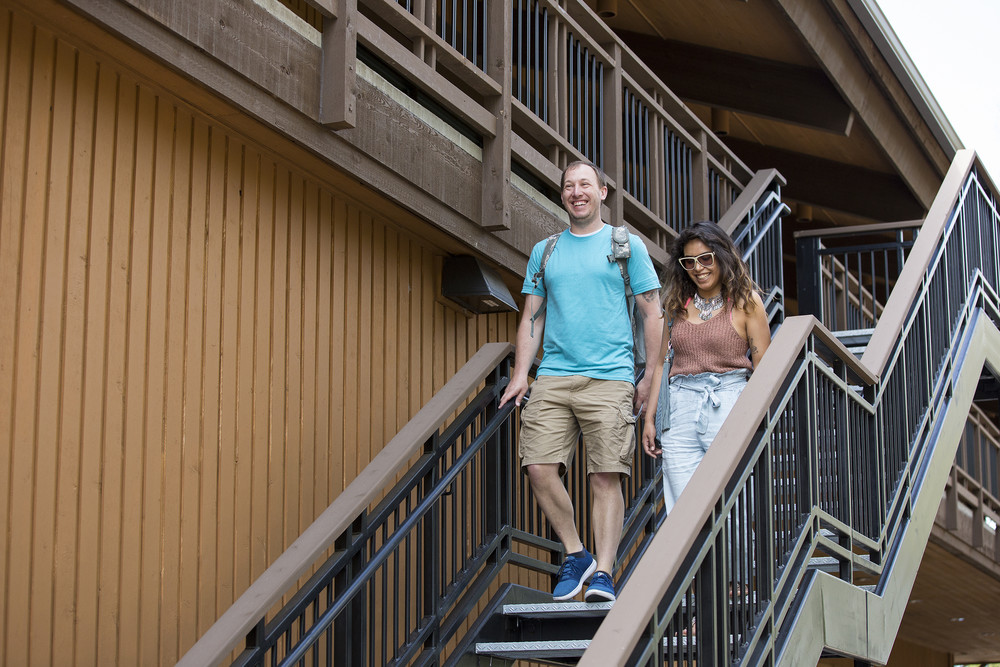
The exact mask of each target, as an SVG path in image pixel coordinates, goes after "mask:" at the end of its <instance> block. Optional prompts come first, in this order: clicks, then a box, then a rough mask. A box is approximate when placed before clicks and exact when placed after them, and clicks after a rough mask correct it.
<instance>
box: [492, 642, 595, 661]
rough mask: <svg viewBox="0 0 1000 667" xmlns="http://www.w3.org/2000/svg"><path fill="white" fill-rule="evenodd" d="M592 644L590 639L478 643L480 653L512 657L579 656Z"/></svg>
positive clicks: (542, 658) (540, 658)
mask: <svg viewBox="0 0 1000 667" xmlns="http://www.w3.org/2000/svg"><path fill="white" fill-rule="evenodd" d="M588 646H590V640H589V639H560V640H550V641H538V642H481V643H478V644H476V653H477V654H478V655H492V656H496V657H499V658H510V659H526V660H527V659H538V660H545V659H554V658H579V657H580V656H582V655H583V652H584V651H586V650H587V647H588Z"/></svg>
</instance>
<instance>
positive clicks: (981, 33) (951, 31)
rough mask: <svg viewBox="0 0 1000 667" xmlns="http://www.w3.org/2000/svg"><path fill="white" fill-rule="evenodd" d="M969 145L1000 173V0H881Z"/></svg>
mask: <svg viewBox="0 0 1000 667" xmlns="http://www.w3.org/2000/svg"><path fill="white" fill-rule="evenodd" d="M876 2H878V5H879V7H881V9H882V13H883V14H885V16H886V18H887V19H888V20H889V25H891V26H892V29H893V31H894V32H895V33H896V36H897V37H898V38H899V41H900V42H902V44H903V47H904V48H905V49H906V52H907V53H908V54H909V56H910V60H912V61H913V63H914V65H916V68H917V70H919V72H920V74H921V76H922V77H923V79H924V81H925V82H926V83H927V86H928V87H929V88H930V90H931V92H932V93H933V94H934V98H935V99H936V100H937V102H938V105H939V106H940V107H941V109H942V110H943V111H944V114H945V116H947V117H948V120H949V121H950V122H951V125H952V127H954V128H955V132H956V133H957V134H958V136H959V139H961V141H962V143H963V144H964V145H965V147H966V148H971V149H974V150H975V151H976V153H977V154H978V155H979V157H980V159H981V160H982V161H983V164H985V166H986V170H987V171H988V172H989V173H990V176H991V177H992V178H993V180H994V181H996V180H997V179H998V178H1000V77H997V76H996V74H995V71H996V68H997V67H998V65H1000V33H997V31H996V27H997V26H998V25H1000V0H876Z"/></svg>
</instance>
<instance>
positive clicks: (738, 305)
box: [733, 290, 764, 312]
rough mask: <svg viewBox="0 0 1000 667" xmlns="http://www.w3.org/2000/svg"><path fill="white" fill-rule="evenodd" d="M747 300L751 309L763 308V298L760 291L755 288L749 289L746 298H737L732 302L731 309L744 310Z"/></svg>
mask: <svg viewBox="0 0 1000 667" xmlns="http://www.w3.org/2000/svg"><path fill="white" fill-rule="evenodd" d="M748 302H749V305H750V310H751V311H753V310H756V309H757V308H761V309H763V308H764V300H763V299H761V298H760V293H759V292H758V291H757V290H750V294H749V296H748V297H747V298H737V299H736V300H735V302H734V303H733V310H740V311H743V312H746V311H747V304H748Z"/></svg>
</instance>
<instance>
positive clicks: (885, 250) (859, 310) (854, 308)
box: [795, 221, 920, 333]
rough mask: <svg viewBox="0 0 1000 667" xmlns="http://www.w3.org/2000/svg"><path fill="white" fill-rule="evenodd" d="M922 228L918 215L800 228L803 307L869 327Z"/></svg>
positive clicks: (837, 322)
mask: <svg viewBox="0 0 1000 667" xmlns="http://www.w3.org/2000/svg"><path fill="white" fill-rule="evenodd" d="M919 230H920V222H919V221H916V222H900V223H890V224H884V225H866V226H859V227H851V228H848V229H845V228H836V229H821V230H814V231H808V232H798V233H796V234H795V257H796V268H797V273H798V286H799V290H798V291H799V313H802V314H806V313H808V314H811V315H815V316H816V319H818V320H819V321H820V322H822V323H823V324H824V326H826V327H827V328H828V329H830V330H831V331H834V332H841V331H867V332H869V333H870V332H871V331H872V330H873V329H874V328H875V324H876V323H877V322H878V319H879V316H880V315H881V313H882V309H883V308H884V307H885V304H886V302H887V301H888V299H889V294H890V292H892V288H893V285H895V284H896V280H897V279H898V278H899V273H900V271H902V270H903V263H904V262H905V261H906V256H907V254H908V253H909V251H910V248H911V247H913V241H914V240H915V239H916V237H917V232H918V231H919Z"/></svg>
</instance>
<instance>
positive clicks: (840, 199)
mask: <svg viewBox="0 0 1000 667" xmlns="http://www.w3.org/2000/svg"><path fill="white" fill-rule="evenodd" d="M726 145H728V146H729V147H730V148H731V149H732V150H733V151H734V152H735V153H736V154H737V155H739V156H740V159H742V160H743V161H744V162H746V163H747V164H748V165H749V166H750V167H751V168H752V169H755V170H757V169H769V168H770V169H777V170H778V171H780V172H781V173H782V174H783V175H785V176H786V177H787V178H788V185H786V186H785V187H784V188H782V191H781V193H782V195H783V196H784V197H786V198H788V199H794V200H796V201H801V202H805V203H807V204H812V205H814V206H818V207H822V208H826V209H831V210H835V211H843V212H845V213H851V214H854V215H860V216H864V217H866V218H870V219H872V220H880V221H884V222H895V221H897V220H911V219H916V218H923V217H924V213H925V210H924V207H923V206H922V205H921V203H920V202H919V201H917V199H916V198H915V197H914V196H913V193H912V192H910V189H909V188H907V187H906V183H904V182H903V180H902V179H901V178H900V177H899V176H897V175H896V174H886V173H884V172H879V171H873V170H871V169H865V168H863V167H855V166H852V165H849V164H844V163H842V162H835V161H833V160H825V159H822V158H817V157H813V156H811V155H806V154H804V153H796V152H794V151H789V150H783V149H780V148H770V147H768V146H762V145H760V144H757V143H753V142H750V141H744V140H741V139H734V138H732V137H727V138H726Z"/></svg>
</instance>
